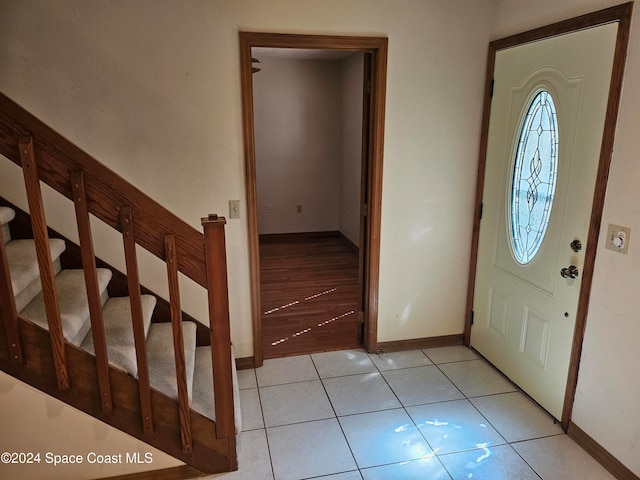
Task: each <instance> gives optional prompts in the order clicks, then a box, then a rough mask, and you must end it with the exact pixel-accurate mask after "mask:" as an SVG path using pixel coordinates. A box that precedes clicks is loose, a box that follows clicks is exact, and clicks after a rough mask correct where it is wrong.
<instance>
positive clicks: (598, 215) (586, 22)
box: [464, 2, 633, 431]
mask: <svg viewBox="0 0 640 480" xmlns="http://www.w3.org/2000/svg"><path fill="white" fill-rule="evenodd" d="M632 12H633V2H629V3H625V4H622V5H618V6H615V7H611V8H607V9H604V10H600V11H597V12H594V13H590V14H587V15H581V16H579V17H575V18H572V19H569V20H564V21H561V22H557V23H553V24H551V25H547V26H544V27H540V28H536V29H533V30H529V31H526V32H523V33H519V34H516V35H511V36H509V37H505V38H502V39H499V40H495V41H493V42H491V43H489V54H488V59H487V71H486V78H485V94H484V105H483V114H482V129H481V140H480V149H479V157H478V177H477V181H476V195H475V210H474V212H475V215H474V220H473V233H472V242H471V260H470V264H469V280H468V287H467V306H466V310H465V311H466V318H465V328H464V343H465V345H467V346H469V345H470V344H471V311H472V310H473V300H474V293H475V280H476V267H477V261H478V240H479V235H480V215H481V205H482V197H483V189H484V175H485V167H486V156H487V142H488V134H489V118H490V114H491V89H492V79H493V71H494V67H495V57H496V53H497V52H498V51H499V50H503V49H506V48H510V47H515V46H517V45H522V44H525V43H529V42H533V41H537V40H543V39H545V38H549V37H553V36H557V35H563V34H566V33H571V32H574V31H578V30H583V29H585V28H591V27H597V26H599V25H604V24H607V23H614V22H617V23H618V34H617V39H616V47H615V53H614V60H613V69H612V73H611V84H610V86H609V98H608V103H607V111H606V116H605V126H604V131H603V134H602V144H601V148H600V160H599V164H598V172H597V178H596V185H595V189H594V197H593V206H592V209H591V221H590V225H589V234H588V237H587V248H586V250H585V260H584V267H583V274H582V284H581V287H580V295H579V299H578V310H577V314H576V325H575V330H574V336H573V344H572V347H571V359H570V363H569V374H568V377H567V385H566V389H565V398H564V406H563V410H562V419H561V420H562V427H563V429H564V430H565V431H567V429H568V427H569V424H570V420H571V415H572V411H573V401H574V398H575V393H576V387H577V383H578V369H579V367H580V357H581V355H582V341H583V339H584V332H585V328H586V322H587V315H588V309H589V297H590V295H591V285H592V282H593V268H594V265H595V259H596V251H597V247H598V236H599V233H600V224H601V222H602V212H603V209H604V201H605V194H606V189H607V182H608V179H609V167H610V166H611V158H612V154H613V144H614V139H615V130H616V124H617V120H618V108H619V105H620V96H621V91H622V80H623V76H624V67H625V63H626V58H627V46H628V43H629V31H630V29H631V15H632Z"/></svg>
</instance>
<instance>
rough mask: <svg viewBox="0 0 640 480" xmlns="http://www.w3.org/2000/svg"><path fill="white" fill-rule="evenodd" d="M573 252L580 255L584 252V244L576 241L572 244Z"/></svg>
mask: <svg viewBox="0 0 640 480" xmlns="http://www.w3.org/2000/svg"><path fill="white" fill-rule="evenodd" d="M570 246H571V250H573V251H574V252H575V253H578V252H579V251H580V250H582V242H581V241H580V240H574V241H573V242H571V245H570Z"/></svg>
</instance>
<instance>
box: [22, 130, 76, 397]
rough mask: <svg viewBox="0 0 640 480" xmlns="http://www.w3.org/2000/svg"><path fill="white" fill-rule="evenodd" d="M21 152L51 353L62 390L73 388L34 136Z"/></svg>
mask: <svg viewBox="0 0 640 480" xmlns="http://www.w3.org/2000/svg"><path fill="white" fill-rule="evenodd" d="M18 148H19V149H20V161H21V162H22V174H23V175H24V183H25V186H26V190H27V201H28V203H29V213H30V214H31V226H32V228H33V238H34V240H35V244H36V256H37V258H38V267H39V269H40V282H41V283H42V295H43V297H44V305H45V311H46V313H47V322H48V324H49V336H50V339H51V351H52V354H53V365H54V368H55V371H56V379H57V382H58V388H59V389H60V390H68V389H69V388H70V386H71V385H70V381H69V371H68V368H67V355H66V351H65V341H64V334H63V332H62V320H61V318H60V304H59V302H58V292H57V291H56V284H55V280H54V278H55V274H54V272H53V261H52V259H51V250H50V248H49V238H48V234H47V220H46V218H45V214H44V206H43V203H42V191H41V190H40V177H39V175H38V166H37V163H36V157H35V152H34V148H33V140H32V139H31V137H28V138H21V139H20V141H19V143H18Z"/></svg>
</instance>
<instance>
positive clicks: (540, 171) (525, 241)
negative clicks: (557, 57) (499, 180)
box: [510, 90, 558, 265]
mask: <svg viewBox="0 0 640 480" xmlns="http://www.w3.org/2000/svg"><path fill="white" fill-rule="evenodd" d="M521 125H522V129H521V130H520V139H519V141H518V147H517V149H516V155H515V162H514V168H513V177H512V182H511V215H510V224H511V238H512V250H513V253H514V256H515V258H516V260H517V261H518V262H519V263H520V264H522V265H524V264H527V263H529V262H531V261H532V260H533V258H534V257H535V256H536V253H537V252H538V250H539V249H540V245H542V240H543V239H544V235H545V233H546V231H547V226H548V225H549V215H550V214H551V206H552V205H553V195H554V192H555V188H556V175H557V171H558V121H557V118H556V108H555V105H554V102H553V98H552V97H551V94H550V93H549V92H548V91H547V90H539V91H538V92H537V93H536V94H535V95H534V96H533V97H532V99H531V102H530V103H529V107H528V108H527V110H526V113H525V114H524V116H523V119H522V121H521Z"/></svg>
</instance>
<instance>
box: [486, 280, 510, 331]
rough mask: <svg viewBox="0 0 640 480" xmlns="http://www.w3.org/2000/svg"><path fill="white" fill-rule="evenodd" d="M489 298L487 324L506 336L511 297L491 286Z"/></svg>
mask: <svg viewBox="0 0 640 480" xmlns="http://www.w3.org/2000/svg"><path fill="white" fill-rule="evenodd" d="M490 295H491V298H490V300H489V326H490V327H491V328H492V329H493V330H494V331H495V332H497V333H498V334H499V335H500V336H502V337H504V338H505V339H506V338H507V328H508V326H509V305H510V301H511V298H510V296H509V295H507V294H506V293H503V292H500V291H499V290H496V289H495V288H494V287H493V286H492V287H491V293H490Z"/></svg>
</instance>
